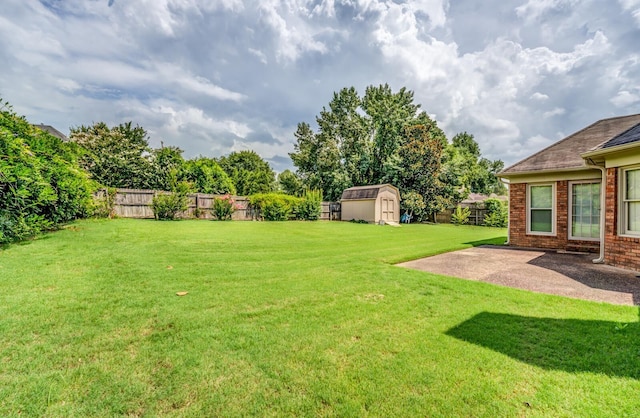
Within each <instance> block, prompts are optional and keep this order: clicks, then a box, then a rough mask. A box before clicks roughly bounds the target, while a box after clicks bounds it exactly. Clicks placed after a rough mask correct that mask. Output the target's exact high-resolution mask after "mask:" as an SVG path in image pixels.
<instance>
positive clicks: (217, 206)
mask: <svg viewBox="0 0 640 418" xmlns="http://www.w3.org/2000/svg"><path fill="white" fill-rule="evenodd" d="M235 210H236V205H235V201H234V200H233V198H232V197H231V196H230V195H228V194H227V195H224V196H222V197H216V198H214V199H213V216H214V218H215V219H217V220H219V221H229V220H231V215H233V212H235Z"/></svg>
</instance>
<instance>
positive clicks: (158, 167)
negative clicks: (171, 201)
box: [148, 145, 185, 190]
mask: <svg viewBox="0 0 640 418" xmlns="http://www.w3.org/2000/svg"><path fill="white" fill-rule="evenodd" d="M182 152H183V151H182V150H181V149H180V148H178V147H173V146H167V147H165V146H164V145H163V146H162V147H161V148H158V149H154V150H152V151H151V156H150V161H151V173H150V178H149V181H148V187H149V188H151V189H153V190H171V187H172V185H173V184H175V182H176V179H177V178H178V176H179V175H180V173H181V172H182V171H183V170H184V165H185V161H184V158H182Z"/></svg>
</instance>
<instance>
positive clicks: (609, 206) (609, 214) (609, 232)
mask: <svg viewBox="0 0 640 418" xmlns="http://www.w3.org/2000/svg"><path fill="white" fill-rule="evenodd" d="M605 197H606V202H605V208H606V214H605V217H606V221H605V225H606V228H605V237H604V242H605V251H604V261H605V262H606V263H607V264H611V265H614V266H618V267H625V268H630V269H632V270H636V271H640V238H632V237H621V236H619V235H618V213H619V212H618V202H619V200H618V169H617V168H608V169H607V189H606V195H605Z"/></svg>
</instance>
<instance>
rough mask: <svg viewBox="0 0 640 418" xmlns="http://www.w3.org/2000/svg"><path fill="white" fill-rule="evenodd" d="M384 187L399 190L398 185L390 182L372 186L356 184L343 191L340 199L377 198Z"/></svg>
mask: <svg viewBox="0 0 640 418" xmlns="http://www.w3.org/2000/svg"><path fill="white" fill-rule="evenodd" d="M383 187H391V188H393V189H395V190H396V191H397V190H398V189H397V188H396V187H394V186H392V185H390V184H375V185H371V186H356V187H350V188H348V189H345V190H344V191H343V192H342V197H341V198H340V200H362V199H375V198H377V197H378V193H379V192H380V189H382V188H383Z"/></svg>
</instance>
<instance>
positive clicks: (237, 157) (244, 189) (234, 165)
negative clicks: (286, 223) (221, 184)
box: [218, 151, 276, 196]
mask: <svg viewBox="0 0 640 418" xmlns="http://www.w3.org/2000/svg"><path fill="white" fill-rule="evenodd" d="M218 163H219V164H220V167H222V169H223V170H224V171H225V172H226V173H227V174H228V175H229V177H231V180H232V181H233V184H234V185H235V187H236V191H237V193H238V194H239V195H240V196H248V195H252V194H256V193H267V192H270V191H272V190H274V189H275V184H276V183H275V181H276V176H275V173H274V171H273V170H272V169H271V166H270V165H269V163H268V162H266V161H265V160H263V159H262V157H260V156H259V155H258V154H257V153H256V152H255V151H239V152H232V153H231V154H229V155H228V156H226V157H221V158H219V159H218Z"/></svg>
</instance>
